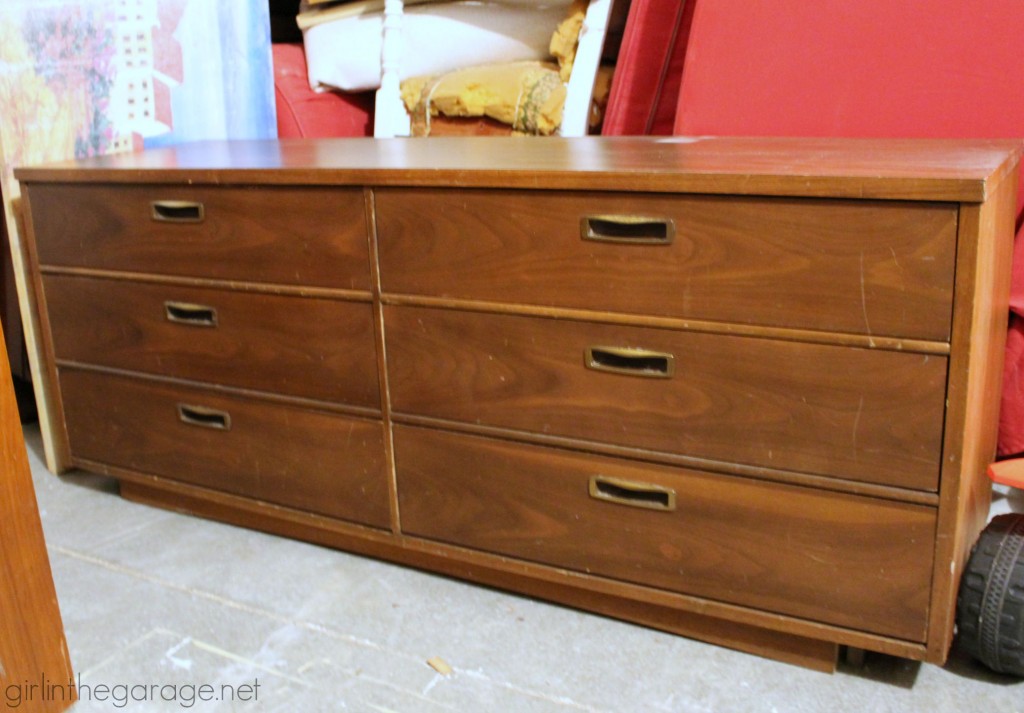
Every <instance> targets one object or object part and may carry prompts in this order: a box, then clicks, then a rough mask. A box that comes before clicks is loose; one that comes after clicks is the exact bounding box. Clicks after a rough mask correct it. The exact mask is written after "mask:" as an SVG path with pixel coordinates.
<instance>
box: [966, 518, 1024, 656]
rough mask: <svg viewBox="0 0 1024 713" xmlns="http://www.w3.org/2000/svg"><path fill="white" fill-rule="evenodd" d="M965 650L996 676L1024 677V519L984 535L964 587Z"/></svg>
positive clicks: (997, 524) (999, 521) (997, 523)
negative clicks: (996, 673)
mask: <svg viewBox="0 0 1024 713" xmlns="http://www.w3.org/2000/svg"><path fill="white" fill-rule="evenodd" d="M956 610H957V611H956V621H957V635H958V637H959V642H960V646H961V647H962V648H963V649H964V650H965V651H967V652H968V653H969V654H971V655H972V656H974V657H975V658H976V659H978V660H979V661H981V662H982V663H984V664H985V665H986V666H988V667H989V668H991V669H992V670H993V671H997V672H999V673H1005V674H1010V675H1013V676H1024V514H1012V515H999V516H998V517H995V518H993V519H992V522H990V523H989V524H988V527H986V528H985V530H984V531H983V532H982V533H981V537H979V538H978V542H977V544H975V546H974V550H973V551H972V552H971V556H970V559H969V560H968V561H967V568H966V569H965V570H964V576H963V578H962V579H961V581H960V592H959V597H958V598H957V606H956Z"/></svg>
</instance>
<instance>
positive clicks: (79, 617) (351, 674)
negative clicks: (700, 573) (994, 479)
mask: <svg viewBox="0 0 1024 713" xmlns="http://www.w3.org/2000/svg"><path fill="white" fill-rule="evenodd" d="M26 439H27V441H28V445H29V457H30V460H31V462H32V470H33V475H34V480H35V484H36V493H37V497H38V500H39V507H40V511H41V513H42V519H43V527H44V530H45V533H46V539H47V544H48V547H49V552H50V562H51V565H52V568H53V574H54V579H55V581H56V585H57V595H58V599H59V601H60V607H61V612H62V615H63V619H64V627H65V630H66V632H67V640H68V646H69V648H70V651H71V659H72V663H73V665H74V667H75V671H76V672H77V674H79V675H80V676H81V684H82V685H83V686H92V687H94V688H95V689H96V691H97V693H96V697H101V696H102V695H103V693H102V689H100V688H99V687H100V686H102V685H106V686H109V687H110V688H111V692H110V693H109V694H108V697H107V700H106V701H104V702H101V701H98V700H95V699H94V700H92V701H83V702H81V703H79V704H77V705H76V706H75V707H74V708H73V711H75V713H78V712H79V711H116V710H128V711H132V710H135V711H150V710H154V711H161V710H168V711H173V710H196V711H198V710H204V711H205V710H218V711H221V710H223V711H231V710H236V711H282V712H283V711H288V712H291V711H302V712H304V711H368V712H370V713H391V712H399V713H435V712H441V711H466V712H473V713H476V712H478V711H486V712H490V711H495V712H498V713H514V712H519V711H530V712H534V711H536V712H541V711H544V712H551V713H573V712H575V711H608V712H612V711H614V712H615V713H624V712H627V711H643V712H644V713H647V712H649V711H678V712H680V713H684V712H685V713H690V712H694V713H696V712H700V711H728V712H729V713H742V712H744V711H763V712H764V713H775V712H779V713H785V712H787V711H806V712H808V713H809V712H812V711H813V712H817V711H824V710H828V711H831V712H833V713H835V712H837V711H858V712H867V711H893V712H896V711H899V712H901V713H903V712H905V711H911V710H919V711H929V713H943V712H945V711H951V712H952V711H956V712H957V713H962V712H963V711H985V712H986V713H1000V712H1005V713H1010V712H1011V711H1012V712H1014V713H1021V712H1022V711H1024V682H1022V681H1019V680H1015V679H1008V678H1004V677H1000V676H997V675H994V674H992V673H990V672H988V671H987V670H986V669H984V668H982V667H981V666H980V665H978V664H976V663H974V662H973V661H970V660H967V659H966V658H965V657H963V656H962V655H961V654H959V653H956V652H954V654H953V656H952V658H951V660H950V662H949V663H948V664H947V665H946V666H945V667H943V668H939V667H937V666H933V665H928V664H924V665H921V664H917V663H913V662H910V661H905V660H899V659H894V658H890V657H885V656H881V655H875V654H870V653H869V654H868V656H867V659H866V664H865V666H864V667H863V668H857V669H853V668H849V667H846V666H841V668H840V671H839V672H838V673H837V674H835V675H827V674H821V673H815V672H811V671H805V670H803V669H799V668H796V667H794V666H789V665H786V664H780V663H775V662H772V661H767V660H764V659H760V658H757V657H755V656H750V655H747V654H742V653H737V652H733V651H728V650H726V649H722V648H719V647H715V646H709V645H705V644H701V643H698V642H694V641H689V640H686V639H683V638H680V637H676V636H670V635H666V634H661V633H658V632H655V631H650V630H647V629H643V628H640V627H636V626H631V625H627V624H623V623H620V622H616V621H611V620H609V619H604V618H601V617H598V616H593V615H588V614H583V613H580V612H576V611H572V610H570V609H564V608H561V607H557V606H552V605H548V604H544V603H541V602H536V601H531V600H529V599H524V598H521V597H516V596H511V595H506V594H502V593H499V592H495V591H491V590H488V589H484V588H482V587H477V586H472V585H468V584H463V583H460V582H455V581H452V580H448V579H444V578H442V577H436V576H431V575H428V574H423V573H420V572H415V571H412V570H409V569H404V568H402V567H396V566H392V565H388V564H384V563H381V562H376V561H373V560H370V559H365V558H362V557H355V556H351V555H347V554H344V553H341V552H336V551H331V550H327V549H323V548H320V547H316V546H312V545H307V544H303V543H300V542H294V541H291V540H287V539H283V538H279V537H274V536H270V535H264V534H260V533H257V532H251V531H248V530H243V529H239V528H235V527H229V526H226V525H221V524H217V523H213V522H208V521H204V520H200V519H197V518H192V517H186V516H182V515H177V514H173V513H169V512H165V511H162V510H157V509H153V508H149V507H145V506H141V505H136V504H132V503H129V502H127V501H125V500H122V499H121V498H119V497H118V496H117V495H116V484H115V483H113V482H112V481H110V480H108V479H104V478H99V477H96V476H90V475H70V476H64V477H60V478H58V477H56V476H53V475H51V474H50V473H48V472H47V471H46V470H45V467H44V466H43V465H42V462H41V454H42V448H41V445H40V441H39V434H38V429H37V428H35V427H33V426H28V427H27V429H26ZM994 509H995V510H996V511H1006V510H1011V509H1012V510H1017V511H1022V510H1024V498H1021V497H1020V495H1019V494H1018V493H1008V494H1007V493H1005V491H1004V492H1003V493H1000V494H997V496H996V501H995V503H994ZM434 657H438V658H440V659H442V660H443V661H444V662H446V663H447V664H449V665H450V666H451V669H452V671H451V673H449V674H448V675H442V674H441V673H438V672H437V671H435V670H434V669H433V668H431V666H429V665H428V664H427V661H428V659H432V658H434ZM256 681H258V683H259V688H258V700H257V701H256V702H247V701H241V700H236V701H234V702H233V703H231V702H221V703H217V704H201V703H195V702H194V704H193V705H192V706H191V707H189V705H188V703H189V699H190V696H191V693H190V691H191V690H192V689H189V688H188V687H187V684H193V685H195V686H197V687H198V686H200V685H203V684H210V685H211V686H213V687H214V689H213V690H215V691H218V692H220V691H221V690H222V689H221V688H220V686H221V684H229V685H232V686H239V687H241V686H245V685H249V686H251V685H253V684H254V682H256ZM118 685H122V686H146V687H147V688H146V690H145V691H144V690H143V689H141V688H133V689H131V690H132V691H133V693H131V694H129V695H131V696H135V697H142V696H144V695H149V693H152V694H153V695H154V696H156V697H157V698H158V702H157V703H153V702H133V701H131V700H128V701H127V702H126V701H125V695H126V693H127V692H128V689H127V688H125V689H117V688H115V687H116V686H118ZM157 685H159V686H165V685H178V686H184V687H183V688H179V689H178V695H179V698H178V700H177V701H176V702H164V703H160V702H159V697H160V696H161V695H166V696H171V695H172V693H173V691H172V689H169V688H160V689H154V688H149V687H151V686H157ZM223 690H224V691H227V690H229V689H223ZM238 690H239V691H240V693H241V694H242V695H243V696H245V697H247V698H249V699H251V698H252V695H253V692H252V691H251V690H248V689H245V688H239V689H238Z"/></svg>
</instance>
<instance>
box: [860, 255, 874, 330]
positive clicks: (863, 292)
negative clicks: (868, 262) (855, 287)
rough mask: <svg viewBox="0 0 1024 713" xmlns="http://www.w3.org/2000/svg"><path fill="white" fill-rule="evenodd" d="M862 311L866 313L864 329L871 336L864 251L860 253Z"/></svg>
mask: <svg viewBox="0 0 1024 713" xmlns="http://www.w3.org/2000/svg"><path fill="white" fill-rule="evenodd" d="M860 309H861V311H862V312H863V313H864V328H865V329H866V330H867V332H868V334H869V335H870V334H871V322H870V321H868V298H867V291H866V290H865V288H864V251H863V250H861V251H860Z"/></svg>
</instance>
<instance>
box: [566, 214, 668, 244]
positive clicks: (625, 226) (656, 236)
mask: <svg viewBox="0 0 1024 713" xmlns="http://www.w3.org/2000/svg"><path fill="white" fill-rule="evenodd" d="M675 235H676V226H675V223H674V222H673V221H672V219H671V218H652V217H650V216H644V215H587V216H584V217H583V218H581V219H580V237H581V238H583V239H584V240H597V241H599V242H603V243H626V244H629V245H670V244H671V243H672V240H673V239H674V238H675Z"/></svg>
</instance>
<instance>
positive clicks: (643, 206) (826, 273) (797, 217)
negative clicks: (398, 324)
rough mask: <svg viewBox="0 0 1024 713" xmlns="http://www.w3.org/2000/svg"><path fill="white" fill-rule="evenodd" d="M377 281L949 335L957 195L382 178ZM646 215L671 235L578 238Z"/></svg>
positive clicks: (826, 327) (516, 298)
mask: <svg viewBox="0 0 1024 713" xmlns="http://www.w3.org/2000/svg"><path fill="white" fill-rule="evenodd" d="M376 205H377V233H378V240H379V243H380V260H381V271H382V275H383V280H384V281H383V285H382V287H383V290H384V292H386V293H404V294H414V295H426V296H432V297H449V298H457V299H466V300H487V301H491V302H498V303H526V304H533V305H553V306H560V307H570V308H577V309H591V310H608V311H614V312H625V313H630V314H634V315H644V316H650V315H653V316H664V317H676V318H682V319H697V320H712V321H720V322H730V323H741V324H759V325H769V326H777V327H792V328H802V329H812V330H821V331H828V332H837V331H838V332H848V333H859V334H866V335H888V336H897V337H907V338H917V339H929V340H936V341H946V340H948V339H949V324H950V315H951V311H952V293H953V260H954V257H955V252H956V217H957V213H956V206H955V205H949V204H926V203H892V202H875V201H821V200H792V199H764V198H735V197H710V196H671V197H666V196H659V195H651V194H638V193H578V192H550V191H548V192H540V191H501V190H492V191H481V190H477V191H472V190H461V191H454V190H451V189H436V190H433V189H415V190H407V189H382V190H378V191H377V192H376ZM588 216H603V217H615V216H627V217H628V216H646V217H648V218H655V219H660V220H664V221H668V222H670V223H671V224H672V225H673V226H674V236H673V239H672V241H671V243H668V242H667V241H666V243H664V244H658V243H655V244H644V243H634V244H623V243H615V242H600V241H594V240H583V239H581V237H580V222H581V220H582V219H584V218H586V217H588Z"/></svg>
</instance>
